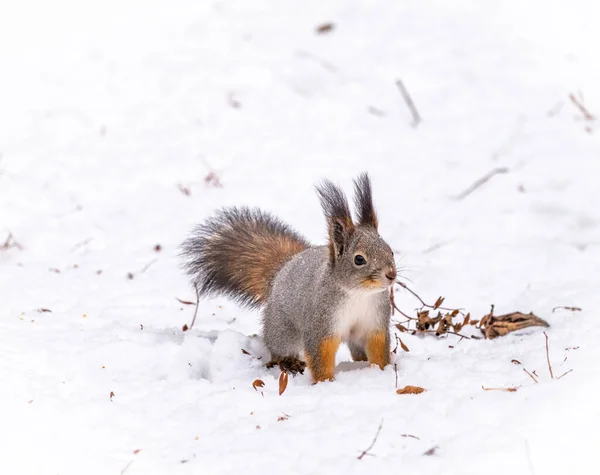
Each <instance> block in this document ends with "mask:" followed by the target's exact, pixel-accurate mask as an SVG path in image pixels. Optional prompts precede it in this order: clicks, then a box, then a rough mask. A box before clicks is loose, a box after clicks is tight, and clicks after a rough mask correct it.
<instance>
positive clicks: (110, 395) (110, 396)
mask: <svg viewBox="0 0 600 475" xmlns="http://www.w3.org/2000/svg"><path fill="white" fill-rule="evenodd" d="M108 397H109V398H110V400H111V401H112V398H113V397H115V393H114V392H112V391H111V392H110V394H109V395H108Z"/></svg>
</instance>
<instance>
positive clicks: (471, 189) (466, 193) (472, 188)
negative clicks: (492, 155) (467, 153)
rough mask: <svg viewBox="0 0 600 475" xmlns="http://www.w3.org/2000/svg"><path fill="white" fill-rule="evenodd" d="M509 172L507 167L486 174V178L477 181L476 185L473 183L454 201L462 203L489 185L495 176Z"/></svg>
mask: <svg viewBox="0 0 600 475" xmlns="http://www.w3.org/2000/svg"><path fill="white" fill-rule="evenodd" d="M509 171H510V170H509V169H508V168H507V167H498V168H494V169H493V170H492V171H490V172H488V173H486V174H485V175H484V176H482V177H481V178H479V179H478V180H476V181H475V183H473V184H472V185H471V186H469V187H468V188H467V189H466V190H465V191H463V192H461V193H459V194H458V195H456V196H455V198H454V199H455V200H457V201H460V200H462V199H464V198H466V197H467V196H469V195H470V194H471V193H473V192H474V191H475V190H476V189H477V188H479V187H480V186H481V185H484V184H485V183H487V182H488V181H489V180H490V179H491V178H493V177H494V176H496V175H500V174H503V173H508V172H509Z"/></svg>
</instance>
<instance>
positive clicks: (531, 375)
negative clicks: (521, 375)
mask: <svg viewBox="0 0 600 475" xmlns="http://www.w3.org/2000/svg"><path fill="white" fill-rule="evenodd" d="M523 371H525V372H526V373H527V374H528V375H529V377H530V378H531V379H533V382H534V383H535V384H537V382H538V380H537V379H536V378H535V376H534V375H533V374H531V373H530V372H529V371H527V370H526V369H525V368H523Z"/></svg>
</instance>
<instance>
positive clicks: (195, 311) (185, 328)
mask: <svg viewBox="0 0 600 475" xmlns="http://www.w3.org/2000/svg"><path fill="white" fill-rule="evenodd" d="M194 289H195V290H196V308H195V309H194V318H192V323H190V326H189V327H188V326H187V325H184V326H183V331H184V332H185V331H188V330H191V329H192V327H193V326H194V323H196V316H197V315H198V307H199V306H200V289H198V284H196V283H194Z"/></svg>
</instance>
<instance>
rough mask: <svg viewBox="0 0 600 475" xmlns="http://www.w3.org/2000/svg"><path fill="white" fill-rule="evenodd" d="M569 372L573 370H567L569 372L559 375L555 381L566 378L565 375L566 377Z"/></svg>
mask: <svg viewBox="0 0 600 475" xmlns="http://www.w3.org/2000/svg"><path fill="white" fill-rule="evenodd" d="M571 371H573V370H572V369H570V370H569V371H567V372H566V373H563V374H561V375H560V376H559V377H558V378H556V379H560V378H562V377H563V376H566V375H567V374H569V373H570V372H571Z"/></svg>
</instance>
